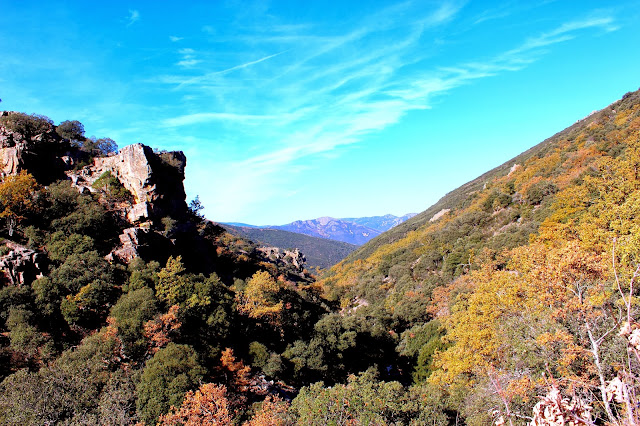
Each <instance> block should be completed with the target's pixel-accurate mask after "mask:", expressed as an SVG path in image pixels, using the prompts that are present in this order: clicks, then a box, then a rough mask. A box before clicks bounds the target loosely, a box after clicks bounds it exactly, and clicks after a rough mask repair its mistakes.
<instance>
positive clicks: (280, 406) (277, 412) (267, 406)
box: [243, 395, 294, 426]
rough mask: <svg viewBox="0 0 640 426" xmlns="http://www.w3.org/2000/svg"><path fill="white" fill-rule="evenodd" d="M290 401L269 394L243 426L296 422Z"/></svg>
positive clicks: (281, 424) (283, 425) (264, 425)
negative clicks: (291, 411) (290, 411)
mask: <svg viewBox="0 0 640 426" xmlns="http://www.w3.org/2000/svg"><path fill="white" fill-rule="evenodd" d="M292 417H293V416H292V415H291V414H290V413H289V403H288V402H286V401H283V400H282V399H281V398H278V397H277V396H272V395H267V397H266V398H265V400H264V401H263V402H262V404H261V405H260V410H259V411H258V412H256V413H255V414H254V415H253V416H252V417H251V419H250V420H249V421H246V422H244V423H243V426H286V425H291V424H294V422H293V418H292Z"/></svg>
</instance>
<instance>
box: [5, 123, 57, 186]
mask: <svg viewBox="0 0 640 426" xmlns="http://www.w3.org/2000/svg"><path fill="white" fill-rule="evenodd" d="M0 118H1V119H2V120H0V177H4V176H9V175H15V174H17V173H19V172H20V171H21V170H28V171H29V172H30V173H31V174H33V175H34V176H35V177H36V179H37V180H38V181H39V182H50V181H53V180H55V179H59V178H61V177H63V176H64V175H62V171H63V169H64V164H63V163H62V160H61V159H60V155H61V153H62V152H63V151H65V150H67V149H68V146H67V144H65V143H64V142H63V141H62V139H61V138H60V136H59V135H58V134H57V133H56V131H55V126H54V125H53V122H52V121H51V120H49V119H48V118H46V117H43V116H38V115H27V114H23V113H19V112H13V111H1V112H0Z"/></svg>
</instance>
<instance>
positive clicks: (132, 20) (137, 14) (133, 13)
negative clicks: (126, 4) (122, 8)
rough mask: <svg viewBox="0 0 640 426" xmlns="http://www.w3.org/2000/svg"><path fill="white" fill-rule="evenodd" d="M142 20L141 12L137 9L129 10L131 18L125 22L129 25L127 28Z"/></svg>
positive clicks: (127, 18) (128, 17)
mask: <svg viewBox="0 0 640 426" xmlns="http://www.w3.org/2000/svg"><path fill="white" fill-rule="evenodd" d="M139 20H140V12H139V11H137V10H135V9H129V16H127V17H126V19H125V21H126V23H127V27H130V26H131V25H133V24H135V23H136V22H138V21H139Z"/></svg>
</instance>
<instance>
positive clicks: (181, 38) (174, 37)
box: [169, 36, 184, 43]
mask: <svg viewBox="0 0 640 426" xmlns="http://www.w3.org/2000/svg"><path fill="white" fill-rule="evenodd" d="M169 40H171V41H172V42H174V43H175V42H177V41H180V40H184V37H178V36H169Z"/></svg>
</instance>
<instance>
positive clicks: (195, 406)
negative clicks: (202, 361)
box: [159, 383, 233, 426]
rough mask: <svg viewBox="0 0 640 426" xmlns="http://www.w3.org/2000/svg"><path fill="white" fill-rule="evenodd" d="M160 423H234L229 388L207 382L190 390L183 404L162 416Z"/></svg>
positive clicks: (193, 425) (195, 425)
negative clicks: (198, 387) (194, 389)
mask: <svg viewBox="0 0 640 426" xmlns="http://www.w3.org/2000/svg"><path fill="white" fill-rule="evenodd" d="M159 424H161V425H164V426H170V425H185V426H199V425H202V426H223V425H231V424H233V417H232V416H231V413H230V412H229V401H228V399H227V388H226V387H225V386H224V385H216V384H213V383H206V384H204V385H202V386H200V389H198V390H196V391H195V392H193V391H188V392H187V393H186V394H185V398H184V401H183V402H182V406H181V407H180V408H179V409H177V408H176V407H172V409H171V411H170V412H169V413H168V414H166V415H163V416H160V419H159Z"/></svg>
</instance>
